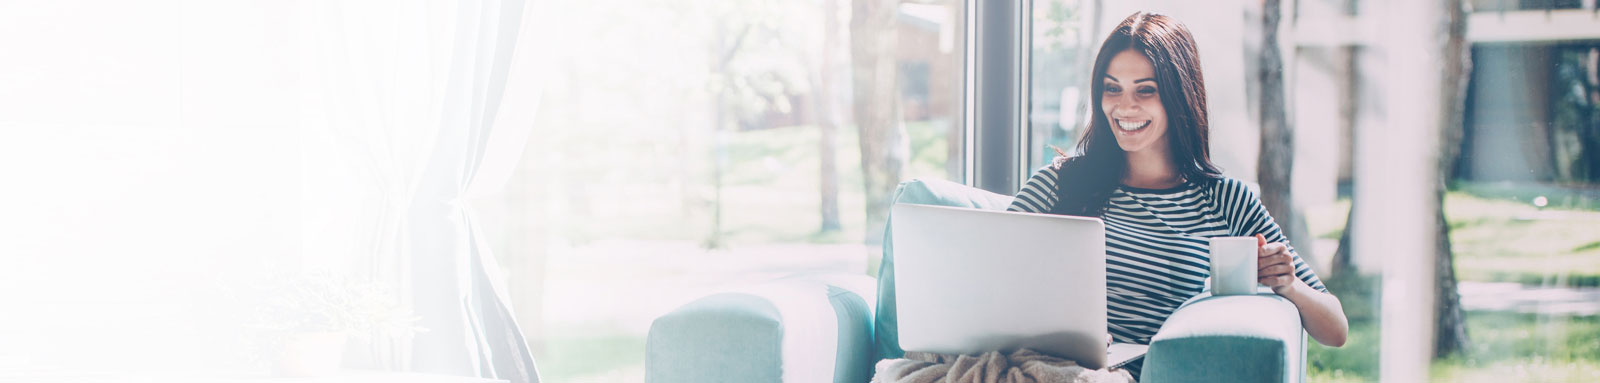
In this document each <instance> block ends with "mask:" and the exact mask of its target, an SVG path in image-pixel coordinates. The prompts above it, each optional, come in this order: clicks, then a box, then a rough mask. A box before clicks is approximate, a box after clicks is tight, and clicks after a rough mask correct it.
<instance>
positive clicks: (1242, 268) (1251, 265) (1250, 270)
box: [1211, 237, 1260, 295]
mask: <svg viewBox="0 0 1600 383" xmlns="http://www.w3.org/2000/svg"><path fill="white" fill-rule="evenodd" d="M1259 254H1260V252H1259V250H1257V245H1256V237H1212V238H1211V295H1245V294H1255V293H1256V286H1257V285H1258V284H1257V283H1256V275H1257V274H1256V257H1257V256H1258V255H1259Z"/></svg>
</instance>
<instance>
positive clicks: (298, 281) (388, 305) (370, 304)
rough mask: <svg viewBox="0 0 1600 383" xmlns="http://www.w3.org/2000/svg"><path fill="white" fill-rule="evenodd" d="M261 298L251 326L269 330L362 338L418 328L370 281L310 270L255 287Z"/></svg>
mask: <svg viewBox="0 0 1600 383" xmlns="http://www.w3.org/2000/svg"><path fill="white" fill-rule="evenodd" d="M261 290H262V296H263V297H265V300H264V302H263V303H262V305H261V306H259V307H258V308H257V310H256V314H257V320H256V323H255V326H254V327H256V328H258V329H262V330H265V331H267V332H274V333H290V332H342V333H346V334H349V335H350V336H354V337H365V336H369V335H371V334H373V333H374V332H380V333H386V334H405V333H413V332H417V331H423V329H422V328H421V327H417V326H416V325H415V323H416V321H417V320H418V319H419V317H417V316H416V315H413V314H412V312H411V310H410V309H409V308H407V307H406V306H405V305H402V304H401V303H400V302H399V299H398V298H396V297H395V295H394V293H393V292H391V291H390V289H387V288H385V287H383V286H382V285H379V284H377V283H374V282H372V281H368V280H363V279H356V278H346V277H339V276H334V275H331V274H327V273H311V274H301V275H295V276H283V277H279V278H276V279H274V280H272V281H269V282H268V283H267V284H265V285H264V286H261Z"/></svg>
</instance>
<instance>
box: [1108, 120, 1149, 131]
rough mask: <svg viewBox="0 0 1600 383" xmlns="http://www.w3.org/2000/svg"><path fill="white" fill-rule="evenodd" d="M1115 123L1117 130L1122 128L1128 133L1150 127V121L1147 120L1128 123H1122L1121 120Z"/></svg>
mask: <svg viewBox="0 0 1600 383" xmlns="http://www.w3.org/2000/svg"><path fill="white" fill-rule="evenodd" d="M1116 121H1117V127H1118V128H1122V130H1126V131H1130V132H1131V131H1135V130H1139V129H1144V128H1145V127H1146V126H1150V121H1149V120H1145V121H1144V122H1128V121H1123V120H1116Z"/></svg>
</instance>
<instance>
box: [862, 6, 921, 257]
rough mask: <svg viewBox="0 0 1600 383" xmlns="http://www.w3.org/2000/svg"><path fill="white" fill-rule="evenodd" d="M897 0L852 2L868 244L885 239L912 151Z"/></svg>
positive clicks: (878, 242) (879, 242) (881, 241)
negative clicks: (904, 120)
mask: <svg viewBox="0 0 1600 383" xmlns="http://www.w3.org/2000/svg"><path fill="white" fill-rule="evenodd" d="M897 11H898V2H897V1H895V0H854V7H853V8H852V11H851V13H850V61H851V75H852V79H851V83H852V95H853V97H854V99H855V105H854V114H855V119H856V121H855V122H856V129H857V130H858V134H859V136H860V144H861V145H860V146H861V175H862V178H863V181H864V182H863V187H864V188H865V191H866V202H867V203H866V205H867V211H866V216H867V222H866V242H867V244H869V245H874V244H881V243H883V231H884V225H885V224H886V223H887V222H888V217H889V203H890V202H891V201H890V199H891V198H893V194H894V190H895V187H896V186H898V185H899V183H900V178H901V175H902V174H903V172H904V169H905V166H906V161H907V156H908V153H909V152H910V148H909V147H908V145H909V144H908V143H907V142H906V133H905V126H904V125H902V124H901V121H900V88H899V86H897V83H898V80H899V79H898V78H897V77H898V76H897V74H896V72H897V70H898V68H897V67H898V65H899V63H898V62H896V60H895V46H896V43H897V42H896V40H897V39H896V36H895V16H896V12H897Z"/></svg>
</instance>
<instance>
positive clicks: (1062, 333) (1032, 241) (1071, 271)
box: [889, 203, 1148, 369]
mask: <svg viewBox="0 0 1600 383" xmlns="http://www.w3.org/2000/svg"><path fill="white" fill-rule="evenodd" d="M891 209H892V215H891V216H892V217H893V219H891V220H890V228H889V230H890V231H891V232H892V235H891V237H892V241H893V246H894V258H895V259H894V261H895V270H894V277H895V280H894V283H895V299H896V309H897V311H898V313H899V315H898V317H899V328H900V348H901V349H904V350H906V351H921V352H931V353H939V354H968V355H976V354H980V353H984V352H989V351H1004V352H1009V351H1015V350H1017V349H1021V348H1027V349H1031V350H1034V351H1037V352H1040V353H1043V354H1047V355H1051V356H1056V357H1060V358H1064V359H1068V360H1072V361H1075V362H1077V363H1078V365H1080V366H1083V367H1085V368H1092V369H1099V368H1103V367H1107V366H1110V367H1121V366H1123V365H1126V364H1127V363H1129V362H1132V361H1134V360H1138V359H1139V358H1141V357H1143V356H1144V353H1145V349H1147V348H1148V346H1145V345H1136V344H1122V343H1117V344H1112V345H1111V346H1109V347H1108V346H1107V345H1106V251H1105V244H1106V238H1105V225H1104V224H1103V223H1101V222H1100V220H1099V219H1097V218H1084V217H1070V216H1062V215H1051V214H1034V213H1018V212H1006V211H994V210H978V209H967V208H956V207H947V206H930V205H915V204H904V203H902V204H895V205H894V206H893V207H892V208H891Z"/></svg>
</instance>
